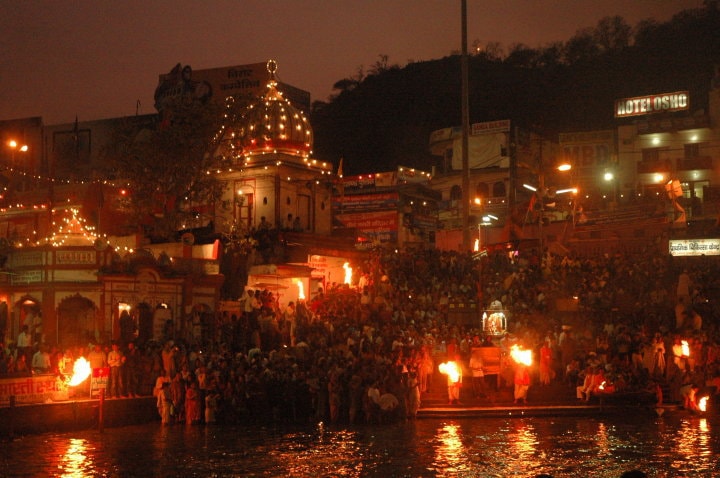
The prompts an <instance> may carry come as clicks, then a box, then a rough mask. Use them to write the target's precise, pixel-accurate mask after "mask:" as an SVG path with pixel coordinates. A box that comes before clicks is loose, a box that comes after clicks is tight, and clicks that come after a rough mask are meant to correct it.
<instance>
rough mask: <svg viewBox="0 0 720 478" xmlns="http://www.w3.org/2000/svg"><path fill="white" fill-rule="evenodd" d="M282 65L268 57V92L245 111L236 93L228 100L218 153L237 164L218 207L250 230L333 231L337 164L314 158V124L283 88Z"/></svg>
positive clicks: (229, 220)
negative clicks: (332, 201)
mask: <svg viewBox="0 0 720 478" xmlns="http://www.w3.org/2000/svg"><path fill="white" fill-rule="evenodd" d="M277 69H278V68H277V62H275V61H274V60H269V61H268V62H267V71H268V74H269V80H268V83H267V88H266V91H265V93H264V94H263V95H262V96H261V97H260V98H258V99H257V100H256V101H253V102H251V103H249V104H248V105H247V107H245V108H243V109H241V111H240V112H238V113H235V111H236V110H237V106H238V105H237V104H236V101H237V100H236V99H235V98H232V97H230V98H228V100H227V113H226V118H227V123H226V125H225V126H224V128H223V131H222V133H221V135H220V141H219V143H220V144H221V148H220V152H219V154H221V155H222V156H223V157H224V158H225V160H226V162H227V163H229V164H231V165H232V168H231V170H230V171H229V172H228V173H227V174H226V175H224V176H223V180H224V181H225V182H226V188H225V193H224V195H223V198H222V201H221V208H220V209H221V210H219V211H217V212H218V215H222V216H223V217H224V218H225V219H226V220H227V221H228V222H232V223H234V224H237V225H238V226H239V227H240V228H241V229H245V230H252V229H254V228H257V227H259V226H260V224H263V227H264V225H265V224H269V225H270V226H271V227H277V228H279V229H288V228H292V229H294V230H301V231H304V232H313V233H321V234H324V233H329V232H330V230H331V216H330V209H331V207H330V206H331V204H330V198H331V181H332V169H333V165H332V164H331V163H327V162H322V161H318V160H316V159H312V157H311V155H312V146H313V131H312V127H311V126H310V122H309V120H308V118H307V117H306V115H305V113H304V112H303V111H301V110H299V109H297V108H295V107H294V106H293V105H292V104H291V102H290V101H289V100H287V99H285V97H284V96H283V93H282V91H280V90H279V89H278V81H277V76H276V74H277ZM263 218H264V221H263Z"/></svg>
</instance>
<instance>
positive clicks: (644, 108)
mask: <svg viewBox="0 0 720 478" xmlns="http://www.w3.org/2000/svg"><path fill="white" fill-rule="evenodd" d="M689 108H690V95H689V94H688V92H687V91H677V92H675V93H661V94H659V95H650V96H637V97H634V98H623V99H621V100H616V101H615V117H616V118H626V117H629V116H641V115H647V114H652V113H660V112H663V111H681V110H687V109H689Z"/></svg>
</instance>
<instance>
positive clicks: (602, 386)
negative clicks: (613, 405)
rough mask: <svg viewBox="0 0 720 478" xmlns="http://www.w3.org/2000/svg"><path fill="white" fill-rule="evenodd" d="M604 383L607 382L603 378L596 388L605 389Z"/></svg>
mask: <svg viewBox="0 0 720 478" xmlns="http://www.w3.org/2000/svg"><path fill="white" fill-rule="evenodd" d="M606 383H607V382H606V381H605V380H603V383H601V384H600V385H598V389H599V390H605V384H606Z"/></svg>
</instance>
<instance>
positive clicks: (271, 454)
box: [0, 414, 720, 478]
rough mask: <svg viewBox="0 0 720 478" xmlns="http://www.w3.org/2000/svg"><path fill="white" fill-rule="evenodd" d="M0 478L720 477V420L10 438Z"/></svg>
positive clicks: (445, 423)
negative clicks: (639, 472)
mask: <svg viewBox="0 0 720 478" xmlns="http://www.w3.org/2000/svg"><path fill="white" fill-rule="evenodd" d="M0 446H2V453H1V455H2V456H1V457H0V474H1V475H2V476H20V477H22V476H27V477H36V476H61V477H87V476H100V477H135V476H138V477H141V476H142V477H144V476H164V477H175V476H177V477H221V476H222V477H224V476H232V477H261V476H267V477H275V476H283V477H285V476H290V477H330V476H332V477H366V476H367V477H375V476H377V477H433V476H453V477H534V476H537V475H538V474H541V473H547V474H550V475H552V476H553V477H556V478H557V477H619V476H620V475H621V474H622V473H623V472H624V471H628V470H632V469H640V470H643V471H644V472H646V473H647V475H648V476H651V477H680V476H687V477H706V476H707V477H713V476H720V465H719V464H718V454H720V419H718V417H716V416H711V417H698V416H691V415H681V414H677V415H666V416H664V417H662V418H656V417H653V416H651V415H649V414H645V415H644V414H634V415H633V416H628V417H618V416H614V417H602V418H587V417H584V418H573V417H558V418H507V419H498V418H476V419H471V418H468V419H465V418H464V419H435V418H433V419H419V420H416V421H412V422H407V423H399V424H392V425H384V426H360V427H353V428H343V427H332V426H328V425H325V424H313V425H307V426H302V427H297V426H277V427H259V426H254V427H250V426H242V427H239V426H229V425H228V426H223V425H213V426H192V427H186V426H184V425H174V426H161V425H160V424H159V423H151V424H147V425H141V426H131V427H121V428H106V429H105V430H104V432H102V433H100V432H99V431H97V430H87V431H81V432H72V433H61V434H43V435H35V436H25V437H21V438H16V439H15V440H13V441H10V442H6V443H2V444H0Z"/></svg>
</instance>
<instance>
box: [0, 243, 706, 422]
mask: <svg viewBox="0 0 720 478" xmlns="http://www.w3.org/2000/svg"><path fill="white" fill-rule="evenodd" d="M715 270H716V268H715V267H714V264H713V260H708V259H707V258H706V259H703V260H698V258H687V259H682V260H679V259H678V258H674V257H672V256H669V255H668V256H664V257H663V256H661V255H659V254H657V253H652V252H651V251H649V250H648V251H646V253H645V254H638V255H633V256H632V257H631V256H628V255H625V254H605V255H600V256H597V257H591V258H580V257H573V256H572V255H569V256H556V255H552V254H550V253H547V252H546V253H545V254H543V255H540V254H533V253H532V251H529V252H525V253H523V252H521V253H513V254H508V253H507V252H504V251H499V252H495V253H491V254H489V255H488V256H483V257H480V258H478V257H475V256H473V255H472V254H470V253H467V254H462V253H456V252H443V251H437V250H420V251H412V252H397V251H392V250H390V251H375V252H372V253H369V254H368V256H367V258H366V260H365V261H364V262H363V263H362V264H357V265H356V267H355V271H356V272H355V277H354V280H355V285H354V286H350V285H347V284H334V285H332V286H331V287H328V288H327V289H326V290H322V289H319V290H318V291H316V292H315V293H314V294H313V296H312V297H311V298H309V299H308V300H306V301H289V302H287V303H285V304H280V303H278V301H277V298H276V297H274V296H273V294H272V292H270V291H268V290H247V293H246V296H244V297H243V298H242V299H241V302H242V304H241V307H240V310H241V312H239V313H237V314H218V316H217V323H216V324H215V325H216V326H215V327H213V328H212V330H213V334H212V336H210V337H204V338H203V340H201V341H198V342H193V343H190V342H189V341H187V340H185V339H179V338H176V337H167V340H165V341H162V342H158V341H148V342H146V343H143V344H138V343H136V342H135V341H120V342H117V343H112V344H93V345H92V346H89V347H88V348H87V349H83V348H77V349H68V350H59V349H58V348H57V347H47V346H45V345H42V346H40V347H38V348H37V350H35V351H31V352H32V353H30V352H28V354H27V355H26V354H25V353H18V348H17V347H15V348H14V349H8V350H5V351H4V353H3V354H2V355H1V356H0V357H1V360H0V375H12V374H19V373H30V370H32V369H33V368H36V370H37V371H38V372H50V373H57V374H67V373H70V371H71V368H72V364H73V363H74V360H75V359H76V358H77V357H79V356H84V357H86V358H87V359H88V361H90V362H91V364H92V366H93V367H109V368H110V384H109V388H108V390H107V395H108V397H110V398H113V397H123V396H126V397H133V396H148V395H153V396H155V397H156V399H157V404H158V412H159V414H160V416H161V418H162V422H163V423H168V424H169V423H176V422H185V423H188V424H193V423H212V422H215V421H222V422H232V421H253V420H291V421H293V420H294V421H297V420H322V421H329V422H332V423H344V424H353V423H361V422H363V423H382V422H386V421H389V420H397V419H408V418H409V419H412V418H413V417H414V416H415V415H416V413H417V411H418V408H419V407H420V405H421V401H422V399H423V397H424V396H426V394H427V393H428V392H429V391H430V388H431V387H432V386H433V380H432V378H433V377H434V376H436V374H437V373H438V370H437V369H438V364H439V362H440V361H443V360H446V359H447V358H448V357H449V358H451V359H452V358H456V359H457V360H458V361H459V362H460V363H461V364H462V368H463V369H464V374H466V375H467V379H466V382H468V383H472V384H473V389H474V391H477V387H479V389H480V391H481V392H484V390H485V389H484V387H485V385H486V384H485V383H484V379H485V378H486V377H482V375H483V374H482V364H481V363H480V364H478V363H472V364H471V357H472V355H473V354H472V350H473V348H474V347H479V346H483V345H485V346H494V347H500V348H501V349H502V351H503V357H505V358H506V359H505V369H504V372H502V377H501V378H502V380H500V381H499V383H500V386H501V387H503V386H506V387H512V386H516V390H517V385H518V380H522V387H521V388H520V389H521V391H522V394H521V396H520V397H518V395H517V392H516V395H515V399H516V401H517V400H522V401H525V400H528V394H527V390H528V387H547V386H549V385H551V384H558V383H561V384H563V385H565V386H564V387H562V388H561V390H566V391H567V395H568V397H571V398H572V397H577V399H581V400H591V399H592V398H593V397H594V396H596V395H598V394H599V393H601V390H602V393H608V392H611V391H612V392H613V393H617V394H620V393H649V394H652V395H653V396H654V399H660V397H659V396H658V394H659V393H661V392H662V391H665V394H670V396H669V397H668V396H665V397H664V399H665V400H674V401H678V402H683V401H684V403H685V404H686V406H688V407H690V406H691V405H690V403H688V400H687V399H688V396H689V395H690V394H692V396H693V397H695V396H699V394H702V393H704V392H705V391H707V392H708V393H712V392H713V391H715V390H717V388H718V387H717V386H718V384H720V378H718V376H719V375H720V346H719V344H720V342H718V339H719V338H720V335H718V328H717V324H716V322H717V318H718V315H719V311H718V310H716V309H715V305H716V304H715V303H714V302H713V300H712V299H711V297H712V295H711V294H712V293H713V292H714V291H715V289H716V288H717V289H720V287H719V283H718V281H719V280H720V276H718V275H717V273H716V272H715ZM471 302H474V303H475V304H478V307H477V308H478V309H479V310H483V309H484V308H485V307H488V306H489V304H490V303H491V302H493V303H495V304H498V303H499V304H501V306H502V309H503V310H504V311H505V313H506V315H507V317H508V318H509V320H508V327H507V330H505V331H500V333H499V334H498V335H493V336H488V334H487V330H484V329H483V328H482V325H481V323H480V320H479V317H478V318H477V320H472V321H470V322H466V321H464V320H460V319H457V318H454V317H453V315H452V310H453V304H458V303H464V304H467V303H471ZM683 341H686V342H687V345H686V346H685V347H683V345H684V344H683ZM512 344H519V345H521V346H522V347H524V348H526V349H531V350H532V351H533V354H534V358H535V360H534V365H533V366H531V367H529V368H527V369H524V368H523V370H522V372H523V376H522V377H521V379H518V378H517V375H518V374H516V372H517V371H518V370H519V369H520V367H516V366H515V364H513V363H512V361H511V360H510V359H509V358H507V357H508V356H509V354H508V350H509V348H510V346H511V345H512ZM38 354H40V356H41V358H42V359H38V361H37V362H36V357H37V356H38ZM28 356H29V358H30V360H29V361H28ZM23 362H25V363H23ZM38 364H40V365H38ZM36 366H37V367H36ZM526 372H527V373H526ZM478 378H482V379H483V380H478ZM601 385H602V386H603V387H606V386H607V387H608V388H606V389H605V388H603V389H601V388H600V387H601ZM457 398H458V397H450V400H453V399H457ZM693 400H694V399H693Z"/></svg>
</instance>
